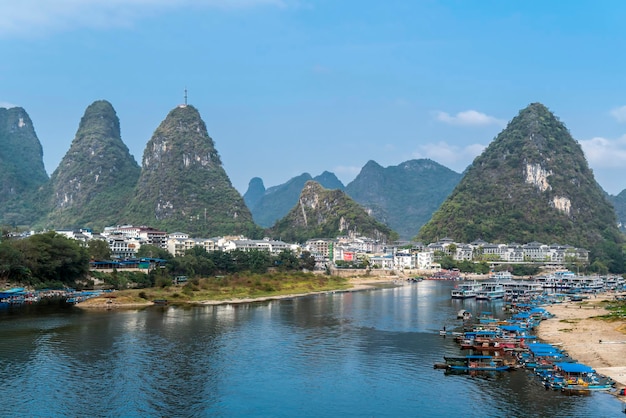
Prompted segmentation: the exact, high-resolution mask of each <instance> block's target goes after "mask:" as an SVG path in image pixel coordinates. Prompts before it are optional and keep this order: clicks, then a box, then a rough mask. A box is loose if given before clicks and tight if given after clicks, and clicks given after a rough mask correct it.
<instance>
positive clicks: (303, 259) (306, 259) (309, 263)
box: [300, 251, 369, 271]
mask: <svg viewBox="0 0 626 418" xmlns="http://www.w3.org/2000/svg"><path fill="white" fill-rule="evenodd" d="M363 264H366V267H367V266H369V259H368V258H365V259H364V260H363ZM300 268H301V269H303V270H310V271H313V270H315V256H313V254H311V253H310V252H309V251H302V254H300Z"/></svg>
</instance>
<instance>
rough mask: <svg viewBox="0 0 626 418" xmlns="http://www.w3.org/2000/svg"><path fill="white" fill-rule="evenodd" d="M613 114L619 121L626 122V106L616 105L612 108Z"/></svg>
mask: <svg viewBox="0 0 626 418" xmlns="http://www.w3.org/2000/svg"><path fill="white" fill-rule="evenodd" d="M611 116H613V117H614V118H615V120H617V121H618V122H620V123H622V122H626V106H621V107H616V108H615V109H612V110H611Z"/></svg>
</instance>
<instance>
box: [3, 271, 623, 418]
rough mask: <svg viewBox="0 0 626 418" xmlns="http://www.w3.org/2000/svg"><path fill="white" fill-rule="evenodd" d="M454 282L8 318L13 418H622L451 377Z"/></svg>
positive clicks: (604, 409) (495, 380)
mask: <svg viewBox="0 0 626 418" xmlns="http://www.w3.org/2000/svg"><path fill="white" fill-rule="evenodd" d="M450 287H451V284H449V283H438V282H428V281H424V282H421V283H416V284H411V285H406V286H402V287H399V288H386V289H381V290H375V291H364V292H357V293H335V294H324V295H316V296H310V297H303V298H296V299H291V300H281V301H271V302H263V303H255V304H247V305H220V306H201V307H193V308H179V307H166V308H163V307H159V308H154V309H143V310H133V311H102V312H83V311H80V310H68V311H54V312H46V313H45V314H43V313H41V312H38V313H34V314H32V315H29V314H26V315H22V316H14V315H13V316H6V315H5V316H1V315H0V378H1V379H2V382H3V391H2V392H3V400H5V412H7V413H9V415H44V416H48V415H68V416H103V415H115V416H243V415H246V416H259V415H261V416H290V417H291V416H316V417H317V416H337V415H345V416H364V415H367V416H417V415H419V416H450V415H452V414H455V415H456V414H459V413H462V414H463V415H465V416H470V417H479V416H480V417H483V416H494V417H495V416H504V415H507V416H529V417H542V416H554V415H557V414H558V415H561V414H566V415H567V416H614V414H615V412H616V411H617V412H619V404H618V403H617V401H616V400H615V399H614V398H613V397H611V396H608V395H593V396H589V397H567V396H563V395H562V394H560V393H558V392H552V391H545V390H544V389H543V386H541V385H540V384H539V383H538V382H537V381H535V380H534V378H532V376H530V375H529V374H528V373H526V372H524V371H516V372H511V373H504V374H498V375H446V374H445V373H444V372H443V371H441V370H435V369H433V364H434V363H437V362H441V361H442V357H443V355H444V354H458V353H459V348H458V346H457V345H456V344H455V343H454V341H452V339H451V338H443V337H441V336H439V334H438V330H439V328H440V327H441V326H442V325H448V326H450V327H453V326H457V325H460V321H459V320H457V319H456V313H457V311H458V310H459V309H462V308H463V309H469V310H471V311H472V312H473V313H477V312H480V311H486V310H489V311H492V312H494V313H496V314H497V315H502V312H501V309H500V310H498V309H499V306H498V305H497V304H482V303H479V302H476V301H473V302H470V301H461V302H462V303H458V302H459V301H452V300H451V299H450V297H449V295H450Z"/></svg>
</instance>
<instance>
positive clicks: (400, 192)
mask: <svg viewBox="0 0 626 418" xmlns="http://www.w3.org/2000/svg"><path fill="white" fill-rule="evenodd" d="M461 177H462V175H461V174H459V173H456V172H454V171H452V170H450V169H449V168H446V167H444V166H442V165H441V164H438V163H436V162H434V161H432V160H428V159H421V160H410V161H406V162H403V163H402V164H399V165H397V166H389V167H386V168H383V167H381V166H380V165H379V164H378V163H376V162H375V161H369V162H368V163H367V164H365V166H364V167H363V168H362V169H361V172H360V173H359V175H358V176H357V177H356V178H355V179H354V180H353V181H352V182H350V183H349V184H348V185H347V186H346V193H347V194H348V195H350V197H352V198H353V199H354V200H355V201H357V202H358V203H359V204H360V205H361V206H363V207H364V208H366V209H367V210H368V211H369V213H370V214H371V215H372V216H373V217H374V218H376V219H377V220H378V221H380V222H383V223H385V224H387V225H389V226H390V227H391V228H393V229H394V230H395V231H397V232H398V234H399V235H400V237H401V238H404V239H409V238H411V237H413V236H415V235H416V234H417V232H418V231H419V229H420V228H421V227H422V225H424V224H425V223H426V222H428V221H429V220H430V218H431V216H432V214H433V213H434V212H435V211H436V210H437V209H438V208H439V206H440V205H441V203H442V202H443V201H444V200H445V198H446V197H447V196H448V195H449V194H450V193H451V192H452V190H453V189H454V187H455V186H456V185H457V184H458V182H459V181H460V179H461Z"/></svg>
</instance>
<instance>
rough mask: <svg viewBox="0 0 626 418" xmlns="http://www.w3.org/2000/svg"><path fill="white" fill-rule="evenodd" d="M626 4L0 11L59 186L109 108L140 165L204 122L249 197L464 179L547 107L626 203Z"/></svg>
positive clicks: (19, 92)
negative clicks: (89, 130) (381, 182)
mask: <svg viewBox="0 0 626 418" xmlns="http://www.w3.org/2000/svg"><path fill="white" fill-rule="evenodd" d="M625 16H626V2H623V1H610V0H605V1H601V2H597V1H593V2H592V1H571V2H567V3H566V4H565V3H563V2H556V1H553V2H550V1H545V0H543V1H535V0H525V1H515V0H510V1H495V0H494V1H490V0H481V1H461V0H459V1H452V0H451V1H435V0H432V1H428V0H420V1H418V0H414V1H410V0H404V1H398V0H385V1H377V0H55V1H49V0H20V1H19V2H17V1H8V0H0V106H2V107H13V106H21V107H23V108H24V109H25V110H26V111H27V112H28V114H29V115H30V117H31V119H32V121H33V124H34V126H35V130H36V132H37V136H38V138H39V140H40V141H41V143H42V146H43V150H44V164H45V166H46V170H47V171H48V173H49V174H51V173H52V172H53V171H54V170H55V169H56V168H57V166H58V165H59V163H60V161H61V159H62V158H63V156H64V154H65V153H66V152H67V150H68V149H69V147H70V144H71V142H72V140H73V139H74V136H75V134H76V130H77V129H78V125H79V122H80V118H81V117H82V115H83V114H84V112H85V109H86V108H87V106H89V105H90V104H91V103H93V102H94V101H96V100H101V99H104V100H108V101H109V102H110V103H111V104H112V105H113V107H114V108H115V110H116V113H117V115H118V117H119V119H120V125H121V131H122V140H123V141H124V143H125V144H126V145H127V146H128V148H129V149H130V152H131V154H132V155H133V156H134V157H135V159H136V160H137V162H138V163H139V164H141V159H142V156H143V151H144V148H145V146H146V143H147V142H148V140H149V139H150V137H151V136H152V134H153V132H154V130H155V129H156V128H157V127H158V125H159V124H160V123H161V122H162V121H163V119H165V117H166V116H167V114H168V113H169V111H170V110H172V109H173V108H175V107H176V106H177V105H179V104H181V103H183V101H184V91H185V89H187V91H188V102H189V104H191V105H193V106H195V107H196V108H197V109H198V110H199V112H200V115H201V116H202V119H203V120H204V121H205V123H206V125H207V129H208V132H209V135H210V136H211V138H212V139H213V140H214V142H215V147H216V149H217V151H218V152H219V154H220V156H221V158H222V163H223V166H224V169H225V170H226V173H227V174H228V176H229V178H230V179H231V181H232V183H233V185H234V186H235V187H236V188H237V190H239V191H240V193H242V194H243V193H245V191H246V189H247V187H248V183H249V181H250V179H251V178H253V177H260V178H262V179H263V181H264V184H265V186H266V187H271V186H274V185H278V184H282V183H284V182H286V181H287V180H289V179H290V178H292V177H294V176H297V175H300V174H302V173H305V172H307V173H309V174H311V175H312V176H316V175H319V174H321V173H322V172H323V171H325V170H327V171H331V172H333V173H335V174H336V175H337V177H338V178H339V179H340V180H341V181H342V182H343V183H344V184H348V183H349V182H350V181H352V180H353V179H354V178H355V177H356V175H357V174H358V173H359V171H360V170H361V168H362V167H363V166H364V165H365V164H366V163H367V162H368V161H369V160H374V161H376V162H377V163H378V164H380V165H382V166H384V167H387V166H393V165H398V164H401V163H402V162H405V161H408V160H412V159H417V158H430V159H432V160H434V161H437V162H438V163H440V164H443V165H444V166H446V167H449V168H451V169H453V170H455V171H457V172H462V171H463V170H464V169H465V168H466V167H467V166H468V165H469V164H471V162H472V161H473V159H474V158H475V157H476V156H478V155H479V154H480V153H481V152H482V150H484V149H485V147H486V146H487V145H489V143H490V142H491V141H492V140H493V139H494V138H495V136H496V135H497V134H498V133H499V132H500V131H501V130H502V129H504V127H505V126H506V123H507V122H508V121H509V120H511V119H512V118H513V117H514V116H516V115H517V113H518V112H519V111H520V110H521V109H523V108H524V107H526V106H527V105H528V104H530V103H533V102H541V103H543V104H544V105H546V106H547V107H548V108H549V109H550V110H551V111H552V112H554V113H555V114H556V115H557V116H558V117H559V118H560V120H561V121H562V122H564V123H565V125H566V126H567V127H568V129H569V130H570V132H571V134H572V136H573V137H574V138H575V139H576V140H577V141H578V142H579V143H580V144H581V146H582V148H583V150H584V151H585V155H586V157H587V160H588V162H589V165H590V167H591V168H592V169H593V172H594V174H595V177H596V180H597V181H598V183H600V185H601V186H602V187H603V188H604V189H605V190H606V191H607V192H608V193H610V194H617V193H619V192H620V191H622V190H623V189H626V83H625V81H626V73H625V72H624V69H625V68H626V54H625V53H624V51H626V30H624V29H623V19H624V17H625Z"/></svg>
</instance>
